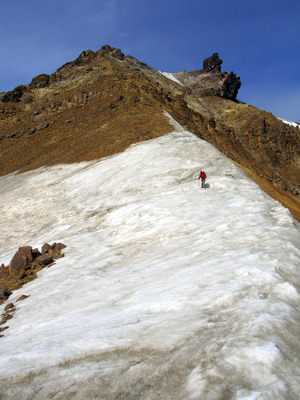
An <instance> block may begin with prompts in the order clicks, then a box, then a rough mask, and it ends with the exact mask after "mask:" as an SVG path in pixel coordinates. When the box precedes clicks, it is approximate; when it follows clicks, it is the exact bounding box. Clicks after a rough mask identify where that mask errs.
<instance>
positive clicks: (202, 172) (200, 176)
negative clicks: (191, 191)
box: [198, 171, 206, 179]
mask: <svg viewBox="0 0 300 400" xmlns="http://www.w3.org/2000/svg"><path fill="white" fill-rule="evenodd" d="M200 178H201V179H206V173H205V172H204V171H200V175H199V178H198V179H200Z"/></svg>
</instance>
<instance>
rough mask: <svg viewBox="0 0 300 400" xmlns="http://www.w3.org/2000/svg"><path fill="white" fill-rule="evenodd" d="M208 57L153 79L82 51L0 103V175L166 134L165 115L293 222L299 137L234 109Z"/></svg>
mask: <svg viewBox="0 0 300 400" xmlns="http://www.w3.org/2000/svg"><path fill="white" fill-rule="evenodd" d="M221 64H222V60H221V59H220V58H219V55H218V53H214V54H213V55H212V56H211V57H208V58H206V59H205V60H204V62H203V68H202V69H201V70H197V71H190V72H188V71H181V72H177V73H173V74H170V73H162V72H159V71H157V70H155V69H153V68H151V67H149V66H147V65H146V64H144V63H142V62H140V61H138V60H137V59H136V58H134V57H131V56H126V55H124V54H123V53H122V51H121V50H119V49H116V48H113V47H110V46H108V45H106V46H103V47H102V48H101V49H100V50H98V51H96V52H94V51H92V50H87V51H83V52H82V53H81V54H80V55H79V57H78V58H77V59H76V60H74V61H71V62H68V63H66V64H65V65H63V66H62V67H60V68H58V70H57V71H56V72H54V73H53V74H52V75H46V74H41V75H39V76H37V77H35V78H33V79H32V81H31V83H30V84H27V85H23V86H18V87H17V88H15V89H14V90H12V91H10V92H7V93H2V94H1V95H0V118H1V125H0V142H1V165H0V174H1V175H5V174H8V173H10V172H13V171H17V170H18V171H19V172H24V171H27V170H30V169H34V168H37V167H40V166H42V165H54V164H57V163H71V162H79V161H88V160H93V159H98V158H100V157H104V156H108V155H111V154H114V153H117V152H120V151H123V150H124V149H126V148H127V147H128V146H129V145H130V144H132V143H136V142H140V141H144V140H147V139H151V138H155V137H158V136H161V135H164V134H165V133H168V132H170V130H171V129H170V125H169V122H168V119H167V118H166V116H165V115H164V113H163V111H166V112H168V113H169V114H170V115H172V117H173V118H174V119H175V120H176V121H177V122H179V123H180V124H181V125H182V126H184V127H185V128H187V129H188V130H189V131H191V132H192V133H194V134H196V135H197V136H199V137H200V138H202V139H204V140H206V141H208V142H210V143H212V144H213V145H214V146H215V147H216V148H218V149H219V150H220V151H221V152H223V153H224V154H225V155H227V156H228V157H229V158H230V159H232V160H233V161H235V162H236V163H237V164H238V165H239V166H240V167H241V168H243V169H244V171H245V172H246V173H247V174H248V175H249V176H250V177H251V178H252V179H254V180H255V181H256V182H258V183H259V184H260V185H261V186H262V187H263V189H264V190H266V191H267V192H268V193H269V194H271V195H272V196H273V197H275V198H276V199H278V200H280V201H281V202H282V203H283V204H284V205H286V206H288V207H289V208H290V210H291V212H292V213H293V215H294V216H295V217H296V218H298V219H299V218H300V216H299V175H300V167H299V165H300V163H299V128H298V127H293V126H290V125H288V124H286V123H284V122H282V121H281V120H279V119H278V118H276V117H275V116H273V115H272V114H271V113H267V112H265V111H262V110H259V109H257V108H255V107H252V106H250V105H247V104H241V103H240V102H237V101H235V99H236V96H237V93H238V89H239V87H240V85H241V81H240V78H238V77H237V76H236V74H234V73H233V72H231V73H227V72H221Z"/></svg>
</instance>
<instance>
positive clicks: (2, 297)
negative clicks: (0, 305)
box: [0, 287, 12, 300]
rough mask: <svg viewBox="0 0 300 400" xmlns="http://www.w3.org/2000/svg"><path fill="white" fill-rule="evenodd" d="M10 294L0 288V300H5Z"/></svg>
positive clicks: (8, 291)
mask: <svg viewBox="0 0 300 400" xmlns="http://www.w3.org/2000/svg"><path fill="white" fill-rule="evenodd" d="M11 294H12V292H11V291H10V290H7V289H3V288H1V287H0V300H6V299H8V298H9V296H10V295H11Z"/></svg>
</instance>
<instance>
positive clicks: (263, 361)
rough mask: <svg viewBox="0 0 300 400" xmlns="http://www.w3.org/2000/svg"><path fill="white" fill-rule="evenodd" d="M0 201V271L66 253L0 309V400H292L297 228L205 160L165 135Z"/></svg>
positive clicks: (27, 183) (25, 186)
mask: <svg viewBox="0 0 300 400" xmlns="http://www.w3.org/2000/svg"><path fill="white" fill-rule="evenodd" d="M200 168H201V169H204V170H205V171H206V172H207V175H208V180H207V188H206V189H201V188H200V187H199V184H198V181H197V177H198V173H199V169H200ZM0 198H1V204H2V205H3V206H2V213H1V220H0V230H1V233H2V234H1V237H0V241H1V247H0V248H1V254H0V260H1V262H4V263H5V264H6V265H7V263H8V262H9V260H10V258H11V257H12V255H13V254H14V252H15V251H16V248H17V247H18V246H20V245H26V244H28V245H32V246H33V247H37V246H38V247H40V246H41V245H42V244H43V243H44V242H45V241H47V242H49V243H52V242H53V241H56V242H58V241H62V242H63V243H65V244H66V245H67V246H68V247H67V248H66V249H65V257H64V258H62V259H60V260H58V261H57V263H56V265H54V266H53V267H51V268H48V269H44V270H43V271H41V272H40V275H39V279H37V280H35V281H33V282H31V283H29V284H27V285H26V286H25V287H23V288H22V289H20V290H18V291H16V292H14V293H13V295H12V296H11V297H10V299H9V301H13V302H14V301H15V300H16V299H17V298H18V297H19V296H20V295H21V294H23V293H24V294H27V295H30V297H29V298H27V299H26V300H24V301H23V302H20V303H17V311H16V313H15V316H14V317H13V319H12V320H10V321H9V329H7V330H6V331H5V336H4V337H3V338H1V339H0V354H1V355H0V378H1V384H0V398H5V399H15V398H18V399H46V398H53V399H172V400H174V399H175V400H177V399H178V400H179V399H180V400H182V399H201V400H206V399H213V400H218V399H220V400H221V399H239V400H246V399H247V400H248V399H297V398H298V397H297V396H298V393H299V392H300V382H299V372H300V365H299V360H298V354H299V331H300V329H299V328H300V314H299V294H298V292H297V290H296V288H297V287H299V284H300V279H299V253H300V249H299V247H300V240H299V239H300V231H299V224H297V223H296V222H295V221H294V220H293V218H292V217H291V216H290V214H289V212H288V211H287V210H286V209H285V208H283V207H282V206H281V205H280V204H279V203H277V202H276V201H274V200H273V199H271V198H270V197H269V196H267V195H266V194H265V193H264V192H262V191H261V190H260V189H259V187H258V186H256V184H254V183H253V182H252V181H251V180H249V179H248V178H247V177H246V176H245V175H244V173H243V172H241V170H239V169H238V168H237V167H236V166H235V165H234V164H233V163H231V162H230V161H229V160H228V159H227V158H226V157H225V156H224V155H222V154H221V153H220V152H218V151H217V150H216V149H215V148H214V147H213V146H211V145H210V144H208V143H206V142H204V141H202V140H200V139H198V138H196V137H195V136H194V135H192V134H191V133H189V132H186V131H183V130H182V131H177V132H173V133H171V134H169V135H165V136H163V137H161V138H158V139H155V140H151V141H147V142H144V143H140V144H137V145H134V146H131V147H130V148H129V149H128V150H127V151H125V152H124V153H122V154H118V155H116V156H113V157H109V158H106V159H104V160H101V161H97V162H88V163H81V164H77V165H63V166H55V167H51V168H42V169H39V170H36V171H32V172H28V173H26V174H22V175H15V174H12V175H9V176H6V177H2V178H0ZM3 308H4V306H2V308H1V310H2V309H3Z"/></svg>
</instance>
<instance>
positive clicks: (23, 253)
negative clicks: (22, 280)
mask: <svg viewBox="0 0 300 400" xmlns="http://www.w3.org/2000/svg"><path fill="white" fill-rule="evenodd" d="M31 261H33V256H32V247H30V246H24V247H20V248H19V250H18V251H17V252H16V254H15V255H14V256H13V258H12V260H11V262H10V264H9V274H10V275H20V274H22V273H23V272H24V271H26V270H27V269H28V268H29V266H30V263H31Z"/></svg>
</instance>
